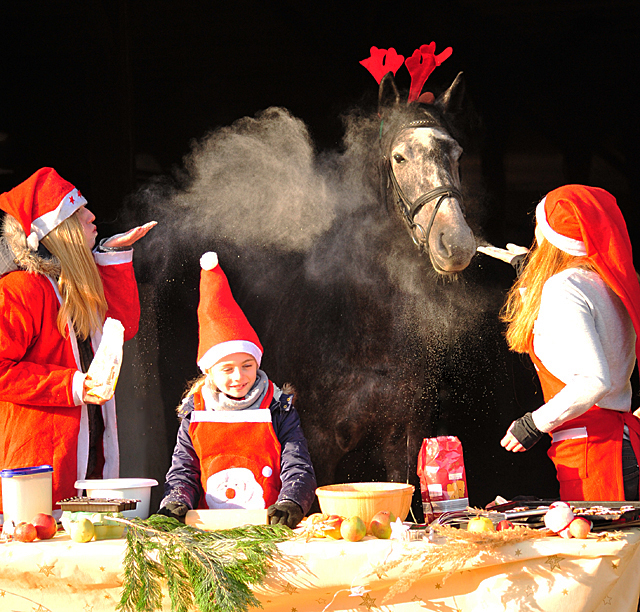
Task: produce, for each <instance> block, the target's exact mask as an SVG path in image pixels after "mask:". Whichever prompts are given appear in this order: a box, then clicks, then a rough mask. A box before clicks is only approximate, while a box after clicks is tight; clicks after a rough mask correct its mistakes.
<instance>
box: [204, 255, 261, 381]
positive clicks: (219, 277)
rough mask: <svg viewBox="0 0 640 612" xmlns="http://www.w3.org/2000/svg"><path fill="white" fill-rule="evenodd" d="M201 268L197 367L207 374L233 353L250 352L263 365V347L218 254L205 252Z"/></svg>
mask: <svg viewBox="0 0 640 612" xmlns="http://www.w3.org/2000/svg"><path fill="white" fill-rule="evenodd" d="M200 267H201V268H202V270H201V272H200V303H199V305H198V325H199V332H200V333H199V344H198V367H199V368H200V369H201V370H202V372H205V373H206V372H207V370H209V368H211V367H212V366H214V365H215V364H216V363H217V362H218V361H220V360H221V359H223V358H224V357H226V356H227V355H231V354H233V353H248V354H249V355H251V356H252V357H254V359H255V360H256V362H257V363H258V365H260V361H261V360H262V352H263V351H262V345H261V344H260V340H259V339H258V335H257V334H256V332H255V331H254V329H253V328H252V327H251V325H250V324H249V321H248V320H247V317H246V316H245V314H244V312H242V309H241V308H240V306H238V304H237V302H236V301H235V299H234V297H233V294H232V293H231V287H230V286H229V281H228V280H227V277H226V275H225V273H224V272H223V271H222V268H220V266H219V264H218V256H217V255H216V253H213V252H209V253H205V254H204V255H203V256H202V257H201V258H200Z"/></svg>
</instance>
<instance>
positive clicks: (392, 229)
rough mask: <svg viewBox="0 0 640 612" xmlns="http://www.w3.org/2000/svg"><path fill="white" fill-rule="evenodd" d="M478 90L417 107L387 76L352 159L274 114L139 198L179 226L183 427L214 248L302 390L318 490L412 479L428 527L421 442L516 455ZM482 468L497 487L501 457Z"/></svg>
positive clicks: (175, 335)
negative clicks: (474, 110)
mask: <svg viewBox="0 0 640 612" xmlns="http://www.w3.org/2000/svg"><path fill="white" fill-rule="evenodd" d="M463 90H464V85H463V80H462V76H461V75H459V76H458V77H457V78H456V79H455V81H454V82H453V84H452V85H451V86H450V87H449V88H448V89H447V90H446V91H445V92H444V93H442V94H441V95H440V96H439V97H438V98H437V99H436V100H435V102H434V103H433V104H422V103H418V102H414V103H410V104H407V103H405V102H402V101H401V100H400V96H399V94H398V90H397V88H396V85H395V83H394V79H393V77H392V75H391V74H388V75H387V76H386V77H384V78H383V79H382V80H381V83H380V89H379V105H378V109H377V111H376V112H374V113H372V114H363V113H361V112H354V113H352V114H350V115H349V116H347V118H346V132H345V138H344V148H343V150H342V151H341V152H339V153H336V152H331V153H329V154H326V153H323V154H317V153H315V152H314V151H313V147H312V144H311V141H310V138H309V135H308V133H307V132H306V129H305V127H304V125H303V124H302V123H301V122H300V121H298V120H297V119H294V118H293V117H291V116H290V115H288V113H286V111H283V110H282V109H269V110H267V111H265V113H263V114H261V115H259V116H258V117H257V118H244V119H242V120H240V121H239V122H237V123H236V124H234V125H233V126H231V127H229V128H222V129H221V130H218V131H217V132H214V133H212V134H210V135H208V136H207V137H206V138H205V139H203V140H202V141H201V142H199V143H197V144H196V146H195V147H194V151H193V153H192V154H191V156H190V157H189V158H188V159H187V161H186V173H185V175H184V176H183V177H182V179H181V184H180V187H179V188H176V187H175V185H170V186H169V185H165V186H164V187H163V188H162V189H158V188H157V186H156V187H152V186H149V187H147V188H146V189H145V190H143V191H142V192H141V194H139V198H138V205H140V204H141V200H142V199H143V200H144V202H142V203H143V204H145V205H147V206H150V207H151V208H152V210H151V211H150V212H149V213H147V214H148V215H149V214H151V215H155V216H156V217H157V218H161V219H163V224H161V226H159V228H160V229H159V231H158V233H157V234H156V236H155V239H156V250H155V252H156V253H157V254H161V255H165V256H166V258H165V263H164V266H162V265H159V263H158V262H157V261H156V262H154V263H155V265H154V269H158V270H160V271H161V279H162V280H163V281H167V280H171V281H175V280H179V281H180V282H179V283H176V282H163V283H162V285H161V287H162V292H161V293H160V298H161V299H160V302H159V311H160V313H161V315H163V318H162V319H161V325H160V341H161V355H163V356H164V357H163V359H164V360H165V362H166V366H167V367H166V368H165V367H164V366H163V363H161V364H160V365H161V371H163V372H166V373H167V375H166V376H164V375H163V384H165V385H167V387H166V389H165V393H164V395H165V396H167V395H171V394H173V400H169V402H168V403H169V406H168V414H169V419H173V417H172V416H171V414H172V413H171V412H170V410H171V409H172V408H173V405H175V404H176V403H177V400H178V397H177V395H178V394H179V390H180V389H182V388H183V386H184V380H185V379H186V378H189V377H191V376H193V375H194V374H196V371H195V344H196V336H197V334H196V333H195V332H196V329H197V327H196V323H195V305H196V302H197V291H196V287H197V275H198V265H197V258H198V257H199V255H200V254H201V252H203V251H204V250H216V251H218V253H219V256H220V262H221V265H222V267H223V268H224V269H225V271H226V272H227V275H228V276H229V278H230V282H231V287H232V290H233V291H234V295H235V296H236V299H237V300H238V301H239V303H240V304H241V306H242V307H243V309H244V310H245V312H246V313H247V316H248V317H249V320H250V321H251V322H252V324H253V325H254V327H255V328H256V330H257V332H258V335H259V336H260V338H261V341H262V343H263V345H264V347H265V354H264V360H263V367H264V369H265V371H266V372H267V373H268V374H269V376H270V377H271V378H272V379H273V380H274V381H275V382H276V383H277V384H282V383H284V382H290V383H292V384H293V385H294V387H295V389H296V391H297V396H296V406H297V408H298V410H299V412H300V414H301V418H302V421H303V427H304V430H305V433H306V436H307V439H308V441H309V446H310V450H311V454H312V458H313V461H314V466H315V469H316V472H317V476H318V481H319V483H320V484H327V483H333V482H344V481H354V480H365V479H366V480H390V481H402V482H405V481H409V482H411V483H412V484H414V485H415V486H416V495H415V497H414V504H413V509H414V513H415V515H416V518H420V516H421V505H420V495H419V493H420V492H419V484H418V480H417V476H416V464H417V455H418V450H419V448H420V445H421V442H422V439H423V438H425V437H429V436H433V435H436V434H438V433H450V434H454V435H458V436H459V437H461V438H462V439H463V445H469V444H470V443H471V442H473V444H474V445H475V446H476V449H478V450H479V453H478V454H479V455H480V456H482V457H483V459H490V458H491V455H492V453H493V452H496V453H498V452H499V451H500V450H501V449H500V447H499V444H498V442H499V436H500V434H501V432H502V431H503V430H504V428H505V427H506V426H507V425H508V424H509V423H510V422H511V420H512V418H513V416H514V413H513V411H512V410H510V406H509V405H508V403H512V399H507V400H506V402H505V401H502V400H500V399H499V398H498V395H499V393H497V392H496V389H497V388H502V389H504V388H505V387H506V386H508V385H509V382H507V381H506V380H505V377H506V376H508V372H507V366H506V359H507V357H506V355H507V351H506V350H505V347H504V342H503V341H502V337H501V334H500V330H499V327H498V325H497V310H498V308H499V305H500V303H501V301H502V293H501V292H500V291H496V290H495V289H496V287H495V285H494V284H492V282H493V281H491V282H490V283H488V284H487V283H486V282H485V281H486V277H483V276H482V270H481V269H480V267H479V266H478V264H477V262H478V258H474V254H475V250H476V239H475V237H474V234H473V232H472V231H471V229H470V227H469V225H468V224H467V220H466V219H465V209H466V213H467V214H468V215H469V216H470V217H471V216H472V213H473V204H474V203H473V201H466V199H465V198H464V197H463V194H464V193H465V190H464V188H463V186H462V184H461V181H460V176H459V161H460V156H461V154H462V148H461V146H460V137H459V134H458V131H457V128H456V126H457V124H458V113H459V111H460V110H461V105H462V98H463V93H464V92H463ZM174 213H175V214H174ZM163 229H164V231H165V233H164V235H163V234H162V231H163ZM169 245H171V248H169ZM185 258H186V260H187V262H186V264H185ZM185 270H186V271H187V275H186V276H185V273H184V271H185ZM169 310H170V313H169V314H167V313H168V311H169ZM165 314H166V316H167V319H166V321H167V323H166V324H164V320H163V319H164V315H165ZM176 314H177V315H178V316H175V315H176ZM178 356H180V358H177V357H178ZM185 364H192V365H190V366H189V367H188V368H187V367H186V366H185ZM498 373H499V374H498ZM172 381H175V385H176V386H175V387H174V388H173V389H170V388H169V387H170V385H171V384H173V383H172ZM520 408H521V407H519V410H520ZM524 411H526V410H523V412H524ZM479 422H480V423H483V424H484V425H485V434H484V435H481V436H480V437H477V431H476V430H477V426H478V423H479ZM474 427H475V429H474ZM487 430H489V431H490V432H491V433H486V431H487ZM491 435H493V436H494V437H495V440H487V439H488V438H490V437H491ZM494 446H495V449H494ZM483 447H488V448H489V449H490V450H489V451H487V450H485V448H483ZM469 449H470V450H472V449H471V448H470V447H469ZM472 456H473V454H472ZM509 460H510V459H506V460H505V459H502V458H500V459H499V461H500V462H502V461H507V462H508V461H509ZM474 463H477V462H474ZM474 467H479V465H474ZM484 469H485V471H486V470H488V471H489V475H490V476H491V477H493V478H495V475H496V470H497V468H496V467H495V463H494V465H493V467H487V466H484ZM500 492H501V493H503V494H508V493H509V491H506V490H504V489H503V490H501V491H500ZM486 501H488V500H486Z"/></svg>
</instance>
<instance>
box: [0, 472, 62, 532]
mask: <svg viewBox="0 0 640 612" xmlns="http://www.w3.org/2000/svg"><path fill="white" fill-rule="evenodd" d="M52 473H53V468H52V467H51V466H50V465H39V466H37V467H25V468H16V469H12V470H2V471H0V476H1V477H2V507H3V508H2V509H3V513H4V524H3V531H4V533H6V534H12V533H13V530H14V527H15V526H16V525H18V524H19V523H28V522H30V521H31V520H33V517H34V516H35V515H36V514H39V513H40V512H43V513H44V514H51V507H52V496H53V487H52V485H51V476H52Z"/></svg>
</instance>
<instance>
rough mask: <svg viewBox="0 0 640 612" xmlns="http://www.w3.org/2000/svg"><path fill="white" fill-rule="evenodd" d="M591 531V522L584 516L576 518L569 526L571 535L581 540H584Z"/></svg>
mask: <svg viewBox="0 0 640 612" xmlns="http://www.w3.org/2000/svg"><path fill="white" fill-rule="evenodd" d="M590 531H591V521H589V520H587V519H586V518H584V517H582V516H578V517H576V518H574V519H573V520H572V521H571V523H570V524H569V533H570V534H571V535H572V536H573V537H574V538H580V539H582V540H584V539H585V538H586V537H587V536H588V535H589V532H590Z"/></svg>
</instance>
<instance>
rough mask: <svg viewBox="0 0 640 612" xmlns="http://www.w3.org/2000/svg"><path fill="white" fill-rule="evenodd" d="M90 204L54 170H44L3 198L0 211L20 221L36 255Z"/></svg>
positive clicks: (8, 192)
mask: <svg viewBox="0 0 640 612" xmlns="http://www.w3.org/2000/svg"><path fill="white" fill-rule="evenodd" d="M86 203H87V200H86V199H85V198H84V196H83V195H82V194H81V193H80V192H79V191H78V190H77V189H76V188H75V187H74V186H73V185H72V184H71V183H69V182H68V181H65V180H64V179H63V178H61V177H60V175H59V174H58V173H57V172H56V171H55V170H54V169H53V168H40V170H38V171H37V172H35V173H34V174H32V175H31V176H30V177H29V178H28V179H27V180H26V181H23V182H22V183H20V184H19V185H17V186H16V187H14V188H13V189H12V190H11V191H7V192H6V193H3V194H0V209H2V210H3V211H4V212H6V213H7V214H9V215H11V216H12V217H14V218H15V219H17V220H18V221H19V223H20V225H21V226H22V229H23V230H24V233H25V234H26V236H27V244H28V245H29V248H30V249H32V250H34V251H35V250H37V248H38V244H39V243H40V240H41V239H42V238H44V237H45V236H46V235H47V234H48V233H49V232H50V231H51V230H52V229H55V228H56V227H57V226H58V225H60V224H61V223H62V222H63V221H64V220H65V219H67V218H69V217H70V216H71V215H72V214H73V213H74V212H75V211H76V210H78V208H80V207H81V206H84V205H85V204H86Z"/></svg>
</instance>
